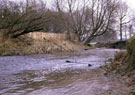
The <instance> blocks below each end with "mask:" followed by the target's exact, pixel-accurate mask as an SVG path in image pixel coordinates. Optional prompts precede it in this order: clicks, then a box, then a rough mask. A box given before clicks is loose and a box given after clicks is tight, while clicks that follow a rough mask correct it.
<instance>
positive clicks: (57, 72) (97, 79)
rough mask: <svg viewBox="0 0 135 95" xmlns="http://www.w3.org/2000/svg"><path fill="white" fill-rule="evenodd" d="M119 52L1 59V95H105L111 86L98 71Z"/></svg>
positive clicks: (105, 51)
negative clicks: (103, 94)
mask: <svg viewBox="0 0 135 95" xmlns="http://www.w3.org/2000/svg"><path fill="white" fill-rule="evenodd" d="M116 51H119V50H114V49H94V50H87V51H81V52H76V53H74V54H72V55H69V56H58V55H49V54H48V55H47V54H46V55H31V56H7V57H0V95H102V94H101V93H103V92H104V91H106V90H108V89H109V87H110V85H109V83H108V82H107V78H106V77H104V76H103V73H102V72H101V71H100V70H97V68H99V67H100V66H102V65H104V63H105V61H106V60H107V59H108V58H113V57H114V53H115V52H116ZM67 60H68V61H71V63H67V62H66V61H67ZM88 64H91V65H92V66H91V67H89V66H88Z"/></svg>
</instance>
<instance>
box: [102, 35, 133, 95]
mask: <svg viewBox="0 0 135 95" xmlns="http://www.w3.org/2000/svg"><path fill="white" fill-rule="evenodd" d="M110 62H111V64H106V65H105V66H104V69H105V71H106V72H105V75H109V76H113V78H116V79H117V80H119V81H120V82H124V84H125V86H126V87H127V88H130V93H129V95H135V37H133V38H131V39H130V40H129V41H128V43H127V51H125V52H123V51H121V52H117V53H116V54H115V57H114V59H110Z"/></svg>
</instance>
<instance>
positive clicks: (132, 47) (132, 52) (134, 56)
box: [127, 36, 135, 69]
mask: <svg viewBox="0 0 135 95" xmlns="http://www.w3.org/2000/svg"><path fill="white" fill-rule="evenodd" d="M127 52H128V63H129V64H128V67H129V69H135V36H134V37H132V38H131V39H130V40H129V41H128V44H127Z"/></svg>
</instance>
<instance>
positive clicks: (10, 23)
mask: <svg viewBox="0 0 135 95" xmlns="http://www.w3.org/2000/svg"><path fill="white" fill-rule="evenodd" d="M27 1H28V0H27ZM30 1H31V2H30ZM3 3H6V4H4V7H3V8H2V9H0V10H2V11H3V18H2V19H0V29H4V30H6V31H7V32H6V36H9V37H12V38H16V37H19V36H20V35H24V34H26V33H29V32H34V31H40V30H43V27H44V24H45V23H46V22H47V21H48V18H46V8H45V4H44V2H43V1H40V2H36V1H35V0H29V2H27V3H23V2H20V3H16V2H13V1H7V2H4V1H3Z"/></svg>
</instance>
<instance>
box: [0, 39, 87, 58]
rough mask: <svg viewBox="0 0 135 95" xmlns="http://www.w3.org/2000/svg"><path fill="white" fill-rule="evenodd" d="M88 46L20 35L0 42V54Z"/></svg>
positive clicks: (62, 49) (54, 50)
mask: <svg viewBox="0 0 135 95" xmlns="http://www.w3.org/2000/svg"><path fill="white" fill-rule="evenodd" d="M86 48H89V47H87V46H84V45H83V44H82V43H79V42H70V41H67V40H58V39H49V40H34V39H31V38H26V37H20V38H17V39H8V40H6V41H1V42H0V56H13V55H31V54H51V53H57V52H73V51H79V50H84V49H86Z"/></svg>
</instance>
